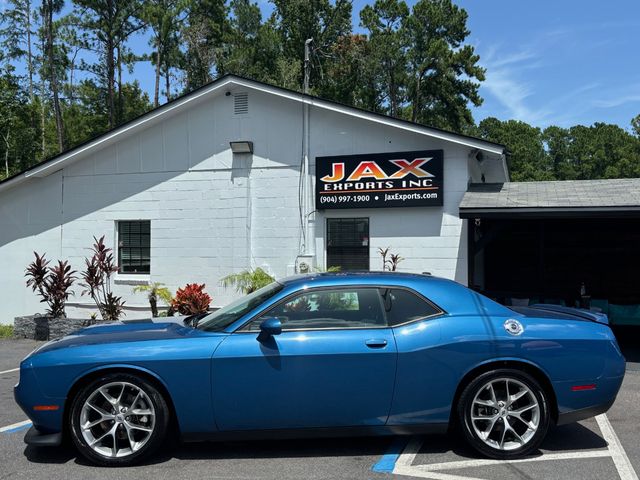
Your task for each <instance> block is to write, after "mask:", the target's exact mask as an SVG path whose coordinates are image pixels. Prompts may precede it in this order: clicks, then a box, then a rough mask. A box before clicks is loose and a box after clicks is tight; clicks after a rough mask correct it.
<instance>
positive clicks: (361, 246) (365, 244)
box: [327, 218, 369, 272]
mask: <svg viewBox="0 0 640 480" xmlns="http://www.w3.org/2000/svg"><path fill="white" fill-rule="evenodd" d="M331 267H340V270H341V271H343V272H346V271H349V270H369V219H368V218H328V219H327V268H331Z"/></svg>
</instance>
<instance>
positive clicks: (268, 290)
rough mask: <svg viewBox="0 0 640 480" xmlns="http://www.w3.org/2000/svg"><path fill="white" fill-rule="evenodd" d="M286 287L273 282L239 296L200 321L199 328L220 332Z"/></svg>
mask: <svg viewBox="0 0 640 480" xmlns="http://www.w3.org/2000/svg"><path fill="white" fill-rule="evenodd" d="M283 288H284V285H282V284H280V283H278V282H273V283H270V284H269V285H267V286H266V287H262V288H261V289H259V290H256V291H255V292H253V293H250V294H249V295H247V296H245V297H242V298H239V299H238V300H236V301H235V302H232V303H230V304H229V305H227V306H225V307H223V308H221V309H220V310H216V311H215V312H213V313H210V314H209V315H207V316H206V317H204V318H202V319H201V320H200V321H199V322H198V326H197V328H198V329H199V330H205V331H207V332H219V331H221V330H224V329H225V328H227V327H228V326H229V325H231V324H232V323H233V322H235V321H237V320H238V319H240V318H241V317H243V316H244V315H246V314H247V313H249V312H250V311H251V310H253V309H254V308H256V307H258V306H259V305H260V304H262V303H263V302H265V301H267V300H268V299H270V298H271V297H273V296H274V295H275V294H276V293H278V292H279V291H280V290H282V289H283Z"/></svg>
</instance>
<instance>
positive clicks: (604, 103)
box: [593, 88, 640, 108]
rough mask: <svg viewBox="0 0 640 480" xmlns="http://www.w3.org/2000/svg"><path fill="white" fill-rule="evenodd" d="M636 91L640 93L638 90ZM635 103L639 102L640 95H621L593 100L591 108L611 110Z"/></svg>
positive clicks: (639, 89)
mask: <svg viewBox="0 0 640 480" xmlns="http://www.w3.org/2000/svg"><path fill="white" fill-rule="evenodd" d="M637 91H638V92H640V88H638V90H637ZM636 102H640V93H629V94H622V95H617V96H614V97H610V98H608V99H604V100H595V101H594V102H593V106H594V107H598V108H613V107H619V106H620V105H624V104H626V103H636Z"/></svg>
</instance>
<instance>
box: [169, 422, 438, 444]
mask: <svg viewBox="0 0 640 480" xmlns="http://www.w3.org/2000/svg"><path fill="white" fill-rule="evenodd" d="M448 428H449V424H448V423H433V424H425V425H383V426H358V427H331V428H325V427H323V428H289V429H269V430H231V431H226V432H198V433H186V434H182V436H181V438H182V440H183V441H185V442H201V441H214V442H215V441H234V440H267V439H278V440H285V439H293V438H335V437H370V436H381V435H427V434H436V433H440V434H441V433H446V432H447V430H448Z"/></svg>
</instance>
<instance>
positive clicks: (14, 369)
mask: <svg viewBox="0 0 640 480" xmlns="http://www.w3.org/2000/svg"><path fill="white" fill-rule="evenodd" d="M18 370H20V369H19V368H12V369H11V370H3V371H2V372H0V375H3V374H5V373H12V372H17V371H18Z"/></svg>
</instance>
